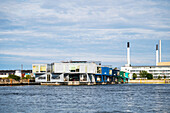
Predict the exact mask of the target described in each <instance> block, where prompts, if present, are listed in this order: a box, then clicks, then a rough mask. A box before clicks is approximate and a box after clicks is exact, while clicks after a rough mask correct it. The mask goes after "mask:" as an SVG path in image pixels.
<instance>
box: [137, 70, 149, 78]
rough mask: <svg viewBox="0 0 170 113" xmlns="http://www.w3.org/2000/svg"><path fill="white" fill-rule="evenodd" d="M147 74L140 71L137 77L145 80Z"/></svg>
mask: <svg viewBox="0 0 170 113" xmlns="http://www.w3.org/2000/svg"><path fill="white" fill-rule="evenodd" d="M147 74H148V72H147V71H140V73H139V75H140V78H146V76H147Z"/></svg>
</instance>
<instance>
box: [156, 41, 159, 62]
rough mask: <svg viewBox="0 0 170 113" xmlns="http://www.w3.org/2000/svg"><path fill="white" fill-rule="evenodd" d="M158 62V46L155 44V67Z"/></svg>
mask: <svg viewBox="0 0 170 113" xmlns="http://www.w3.org/2000/svg"><path fill="white" fill-rule="evenodd" d="M158 62H159V58H158V44H156V65H157V64H158Z"/></svg>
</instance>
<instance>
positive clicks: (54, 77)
mask: <svg viewBox="0 0 170 113" xmlns="http://www.w3.org/2000/svg"><path fill="white" fill-rule="evenodd" d="M52 79H60V75H52Z"/></svg>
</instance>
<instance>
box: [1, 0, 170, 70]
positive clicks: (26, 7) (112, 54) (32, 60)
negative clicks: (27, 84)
mask: <svg viewBox="0 0 170 113" xmlns="http://www.w3.org/2000/svg"><path fill="white" fill-rule="evenodd" d="M159 40H162V61H164V62H168V61H170V1H169V0H0V69H20V68H21V64H23V67H24V69H31V68H32V67H31V66H32V64H38V63H42V64H43V63H52V62H61V61H69V60H83V61H84V60H86V61H101V62H102V64H103V65H112V66H113V67H121V66H124V65H125V64H126V63H127V60H126V59H127V58H126V57H127V55H126V54H127V53H126V52H127V50H126V49H127V48H126V43H127V42H130V54H131V65H155V62H156V60H155V54H156V51H155V48H156V44H158V41H159Z"/></svg>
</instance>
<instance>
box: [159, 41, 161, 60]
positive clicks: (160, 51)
mask: <svg viewBox="0 0 170 113" xmlns="http://www.w3.org/2000/svg"><path fill="white" fill-rule="evenodd" d="M159 62H161V40H159Z"/></svg>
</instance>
